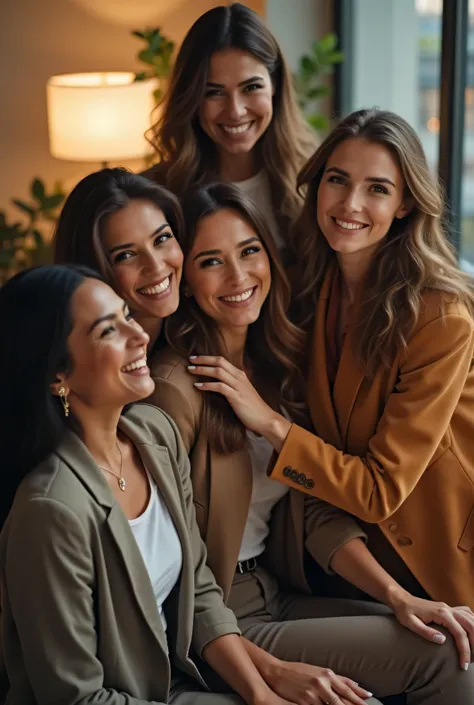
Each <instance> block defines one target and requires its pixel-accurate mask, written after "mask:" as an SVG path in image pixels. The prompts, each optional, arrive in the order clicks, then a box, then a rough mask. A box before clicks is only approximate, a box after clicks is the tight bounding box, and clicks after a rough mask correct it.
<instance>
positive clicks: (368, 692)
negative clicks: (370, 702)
mask: <svg viewBox="0 0 474 705" xmlns="http://www.w3.org/2000/svg"><path fill="white" fill-rule="evenodd" d="M365 692H366V693H367V697H368V698H371V697H372V695H373V693H371V692H370V690H366V691H365Z"/></svg>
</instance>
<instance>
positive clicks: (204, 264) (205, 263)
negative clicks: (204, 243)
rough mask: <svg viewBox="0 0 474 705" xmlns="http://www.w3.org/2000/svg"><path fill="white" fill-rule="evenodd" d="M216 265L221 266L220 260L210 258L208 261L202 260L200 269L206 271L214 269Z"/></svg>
mask: <svg viewBox="0 0 474 705" xmlns="http://www.w3.org/2000/svg"><path fill="white" fill-rule="evenodd" d="M216 264H220V260H218V259H217V258H216V257H209V258H208V259H204V260H202V262H201V264H200V268H201V269H205V268H206V267H214V265H216Z"/></svg>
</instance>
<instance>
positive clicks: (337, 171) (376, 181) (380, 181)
mask: <svg viewBox="0 0 474 705" xmlns="http://www.w3.org/2000/svg"><path fill="white" fill-rule="evenodd" d="M330 171H332V172H334V173H335V174H340V175H341V176H345V177H346V178H347V179H349V178H350V175H349V173H348V172H347V171H344V169H338V167H337V166H330V167H329V169H326V173H328V172H330ZM364 181H370V182H371V183H373V184H390V185H391V186H393V188H396V186H395V184H394V183H393V181H390V179H387V178H386V177H384V176H368V177H367V178H366V179H364Z"/></svg>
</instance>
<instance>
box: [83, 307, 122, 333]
mask: <svg viewBox="0 0 474 705" xmlns="http://www.w3.org/2000/svg"><path fill="white" fill-rule="evenodd" d="M126 308H127V304H126V303H125V302H124V304H123V306H122V312H123V311H125V309H126ZM116 318H117V314H116V313H108V314H107V315H106V316H101V317H100V318H97V319H96V320H95V321H94V322H93V323H91V325H90V326H89V328H88V329H87V335H90V333H92V331H93V330H94V328H97V326H98V325H100V324H101V323H104V321H115V320H116Z"/></svg>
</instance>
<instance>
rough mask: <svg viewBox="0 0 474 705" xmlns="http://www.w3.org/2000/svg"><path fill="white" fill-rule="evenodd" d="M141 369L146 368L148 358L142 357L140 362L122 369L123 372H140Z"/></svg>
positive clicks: (137, 361) (132, 363) (136, 361)
mask: <svg viewBox="0 0 474 705" xmlns="http://www.w3.org/2000/svg"><path fill="white" fill-rule="evenodd" d="M141 367H146V357H142V358H141V359H140V360H135V362H131V363H130V364H129V365H125V367H122V370H121V372H133V370H139V369H140V368H141Z"/></svg>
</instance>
